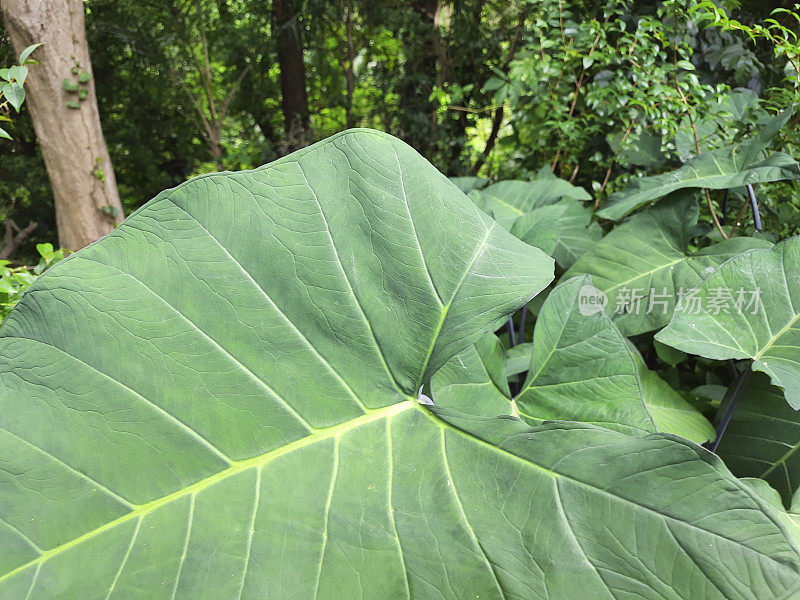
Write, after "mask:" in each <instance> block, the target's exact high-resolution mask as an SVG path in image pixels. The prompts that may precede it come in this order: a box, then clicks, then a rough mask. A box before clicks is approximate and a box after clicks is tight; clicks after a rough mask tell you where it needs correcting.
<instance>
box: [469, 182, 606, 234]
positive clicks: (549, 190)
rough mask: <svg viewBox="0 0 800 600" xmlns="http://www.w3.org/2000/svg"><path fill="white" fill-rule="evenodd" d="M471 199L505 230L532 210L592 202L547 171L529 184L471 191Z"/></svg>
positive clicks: (581, 189)
mask: <svg viewBox="0 0 800 600" xmlns="http://www.w3.org/2000/svg"><path fill="white" fill-rule="evenodd" d="M470 198H472V200H473V201H474V202H475V203H476V204H477V205H478V206H479V207H480V208H481V210H483V211H484V212H486V213H487V214H489V215H491V216H493V217H494V218H495V220H496V221H497V222H498V223H499V224H500V225H502V226H503V227H504V228H505V229H511V226H512V225H513V224H514V222H515V221H516V220H517V219H519V218H520V217H521V216H523V215H525V214H527V213H528V212H530V211H532V210H533V209H535V208H539V207H542V206H549V205H551V204H555V203H556V202H558V201H559V200H562V199H564V198H567V199H573V200H591V196H590V195H589V193H588V192H587V191H586V190H584V189H583V188H580V187H577V186H574V185H572V184H571V183H569V182H567V181H564V180H563V179H559V178H558V177H556V176H555V175H553V173H552V172H551V171H550V169H549V168H543V169H542V170H541V171H539V174H538V175H537V177H536V179H534V180H532V181H522V180H517V179H509V180H505V181H499V182H497V183H493V184H492V185H490V186H488V187H486V188H484V189H482V190H480V191H478V190H475V191H471V192H470Z"/></svg>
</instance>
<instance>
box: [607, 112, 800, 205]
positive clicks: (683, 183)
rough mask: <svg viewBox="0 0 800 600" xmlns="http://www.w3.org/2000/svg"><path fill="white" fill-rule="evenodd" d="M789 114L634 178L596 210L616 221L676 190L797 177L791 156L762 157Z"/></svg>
mask: <svg viewBox="0 0 800 600" xmlns="http://www.w3.org/2000/svg"><path fill="white" fill-rule="evenodd" d="M790 116H791V111H785V112H783V113H781V114H780V115H778V116H777V117H775V118H774V119H772V121H770V122H769V123H768V124H767V125H766V126H764V127H762V128H760V130H759V133H758V134H757V135H756V136H755V137H754V138H753V139H752V140H748V141H746V142H743V143H741V144H734V145H730V146H726V147H723V148H718V149H716V150H712V151H711V152H706V153H704V154H700V155H698V156H696V157H695V158H692V159H690V160H689V161H687V162H686V164H685V165H683V166H682V167H681V168H680V169H678V170H676V171H671V172H669V173H663V174H661V175H655V176H652V177H642V178H638V179H633V180H632V181H631V182H630V183H629V184H628V186H627V187H626V188H624V189H622V190H620V191H618V192H614V193H613V194H611V196H609V198H608V200H607V201H606V203H605V205H604V206H603V208H602V209H601V210H599V211H598V212H597V214H598V216H600V217H603V218H605V219H612V220H615V221H616V220H619V219H621V218H622V217H624V216H625V215H627V214H628V213H630V212H631V211H633V210H635V209H637V208H638V207H640V206H642V205H643V204H646V203H648V202H651V201H653V200H657V199H659V198H663V197H664V196H666V195H668V194H671V193H672V192H675V191H678V190H685V189H698V188H708V189H714V190H720V189H730V188H736V187H742V186H744V185H747V184H752V183H765V182H770V181H781V180H784V179H800V165H798V164H797V162H796V161H795V160H794V159H793V158H792V157H791V156H789V155H787V154H784V153H782V152H776V153H774V154H771V155H769V156H768V157H766V158H762V157H761V154H762V152H763V151H764V150H765V149H766V148H767V147H768V146H769V143H770V140H771V139H772V137H773V136H774V135H775V134H776V133H777V132H778V131H779V130H780V129H781V128H782V127H783V126H784V125H785V124H786V122H787V121H788V120H789V117H790Z"/></svg>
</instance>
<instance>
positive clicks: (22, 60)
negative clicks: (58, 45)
mask: <svg viewBox="0 0 800 600" xmlns="http://www.w3.org/2000/svg"><path fill="white" fill-rule="evenodd" d="M41 45H42V44H41V43H39V44H33V45H31V46H28V47H27V48H25V50H23V51H22V54H20V55H19V64H21V65H24V64H25V61H26V60H28V57H29V56H30V55H31V54H32V53H33V51H34V50H36V49H37V48H38V47H39V46H41Z"/></svg>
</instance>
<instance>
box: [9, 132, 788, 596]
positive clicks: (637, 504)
mask: <svg viewBox="0 0 800 600" xmlns="http://www.w3.org/2000/svg"><path fill="white" fill-rule="evenodd" d="M443 226H444V227H443ZM552 269H553V263H552V260H551V259H549V258H547V257H545V256H544V255H543V254H542V253H541V252H540V251H539V250H537V249H535V248H532V247H530V246H527V245H525V244H523V243H522V242H520V241H519V240H517V239H516V238H514V237H513V236H511V235H510V234H508V233H507V232H505V231H503V229H502V228H501V227H499V226H497V225H495V223H494V222H493V221H491V220H490V219H489V218H488V217H486V216H485V215H484V214H482V213H480V212H479V211H478V209H477V208H476V207H474V206H473V205H472V203H471V202H470V201H469V200H468V199H467V198H466V197H464V196H463V194H462V193H461V192H460V191H459V190H458V189H457V188H456V187H455V186H453V185H452V184H451V183H450V182H448V181H447V180H446V179H445V178H444V177H443V176H442V175H440V174H439V173H437V172H436V170H435V169H434V168H433V167H431V166H430V165H429V164H428V163H427V162H426V161H425V160H424V159H422V158H421V157H420V156H419V155H418V154H416V153H415V152H414V151H413V150H411V149H410V148H409V147H407V146H405V145H404V144H402V143H401V142H399V141H397V140H395V139H394V138H391V137H389V136H386V135H383V134H378V133H375V132H369V131H352V132H347V133H344V134H341V135H338V136H335V137H334V138H331V139H329V140H327V141H324V142H321V143H319V144H317V145H314V146H312V147H310V148H308V149H305V150H303V151H300V152H298V153H295V154H293V155H290V156H288V157H285V158H283V159H281V160H279V161H277V162H275V163H273V164H271V165H268V166H266V167H264V168H261V169H258V170H256V171H251V172H242V173H235V174H230V173H229V174H213V175H209V176H204V177H199V178H196V179H193V180H191V181H189V182H187V183H186V184H184V185H182V186H179V187H178V188H176V189H174V190H171V191H168V192H166V193H164V194H162V195H160V196H159V197H157V198H156V199H155V200H153V201H151V202H150V203H149V204H147V205H146V206H145V207H143V208H142V209H140V210H139V211H137V212H136V213H135V214H134V215H132V216H131V217H130V218H129V219H128V220H127V221H126V222H125V223H124V224H122V225H121V226H120V227H119V228H118V229H117V230H115V231H114V232H113V233H112V234H111V235H109V236H107V237H106V238H104V239H103V240H101V241H99V242H98V243H96V244H94V245H92V246H90V247H88V248H86V249H84V250H82V251H81V252H78V253H76V254H75V255H73V256H72V257H70V258H68V259H66V260H64V261H62V262H60V263H59V264H58V265H56V266H54V267H53V268H52V269H50V270H49V271H48V272H47V273H46V274H45V275H44V276H43V277H42V278H41V279H39V280H38V281H37V283H36V284H35V285H34V286H32V287H31V288H30V291H29V292H28V293H27V294H26V295H25V296H24V298H23V299H22V301H21V302H20V304H19V305H18V306H17V307H16V308H15V309H14V311H13V312H12V314H11V315H10V317H9V318H8V320H7V322H6V323H5V325H4V326H3V329H2V331H1V332H0V456H2V460H1V461H0V490H2V501H0V540H2V543H0V597H2V598H13V599H17V598H29V599H36V600H51V599H53V600H54V599H56V598H60V599H73V598H103V599H107V600H123V599H128V598H147V599H148V600H149V599H153V600H161V599H164V600H171V599H175V600H177V599H192V600H195V599H201V598H208V599H220V598H237V599H241V600H250V599H257V598H265V597H274V598H290V597H291V598H318V599H328V600H339V599H342V598H354V597H364V598H366V597H370V598H381V599H383V598H415V600H417V599H418V600H429V599H430V600H433V599H442V598H447V599H453V600H455V599H461V598H467V597H475V596H477V597H481V598H503V597H507V598H508V597H517V598H531V597H548V596H549V597H560V598H629V597H632V596H638V597H646V598H655V597H680V598H690V597H696V598H699V597H703V598H723V597H724V598H753V597H757V598H759V599H766V598H778V597H784V598H788V597H790V595H791V594H792V593H796V591H797V588H798V580H799V579H800V578H799V577H798V576H799V575H800V555H798V554H797V552H796V551H795V550H794V549H793V548H792V547H791V544H790V538H789V536H788V533H787V532H786V530H785V527H784V526H783V525H782V524H781V522H780V521H779V520H778V519H777V517H776V516H775V514H774V512H775V511H774V508H772V507H770V506H769V505H768V504H767V503H766V502H764V501H762V500H760V499H759V497H758V496H757V495H756V494H754V493H751V492H750V491H749V490H748V488H746V487H745V486H744V485H742V484H740V483H739V482H737V480H736V479H734V478H733V477H732V476H731V475H730V474H729V473H728V472H727V471H726V470H725V469H724V467H723V466H722V464H721V463H720V462H719V461H718V460H717V459H715V458H714V457H712V456H710V455H709V454H708V453H706V452H705V451H703V450H701V449H699V448H698V447H697V446H694V445H689V444H687V443H684V442H681V441H680V440H674V439H671V438H668V437H664V436H659V435H653V436H650V437H647V438H632V437H627V436H624V435H621V434H618V433H615V432H612V431H609V430H606V429H600V428H596V427H591V426H587V425H576V424H559V425H555V426H545V427H543V428H539V429H534V428H531V427H530V426H529V425H526V424H524V423H522V422H520V421H518V420H513V421H512V420H510V419H498V418H484V419H481V418H479V417H464V416H459V415H457V414H446V413H443V412H436V413H434V412H431V411H429V410H428V409H427V408H424V407H422V406H420V405H419V404H418V403H417V402H416V394H417V388H418V386H419V385H420V383H421V382H423V381H425V380H426V379H427V378H428V377H429V375H430V373H432V372H434V371H436V370H438V368H439V367H440V366H441V365H442V364H444V363H445V362H446V361H447V360H448V359H449V358H451V357H452V356H453V355H455V354H456V353H458V352H460V351H462V350H463V349H464V348H467V347H468V346H470V345H471V344H473V343H475V342H476V341H477V340H478V339H479V338H481V336H482V335H483V334H484V333H485V332H486V331H489V330H491V329H492V328H494V327H496V326H497V325H498V323H500V322H501V321H502V320H503V319H504V318H505V316H506V315H507V314H508V313H510V312H511V311H513V310H516V309H518V308H519V307H520V306H522V305H523V304H524V303H525V302H526V301H527V300H528V299H529V298H530V297H531V296H533V295H534V294H536V293H537V292H538V291H539V290H540V289H541V288H542V287H544V286H545V285H546V284H547V283H548V282H549V281H550V279H551V278H552V272H553V271H552ZM531 498H536V501H535V502H532V501H531ZM598 523H602V526H601V527H600V526H598ZM542 532H546V535H542ZM630 548H636V549H637V558H636V560H631V558H630V554H629V551H628V549H630ZM709 549H713V550H709ZM660 557H668V558H669V560H662V559H661V558H660Z"/></svg>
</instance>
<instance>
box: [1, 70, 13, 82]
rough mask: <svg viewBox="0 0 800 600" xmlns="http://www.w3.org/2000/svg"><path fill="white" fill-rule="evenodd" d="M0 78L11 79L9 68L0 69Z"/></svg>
mask: <svg viewBox="0 0 800 600" xmlns="http://www.w3.org/2000/svg"><path fill="white" fill-rule="evenodd" d="M0 79H3V80H5V81H11V69H0Z"/></svg>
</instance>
